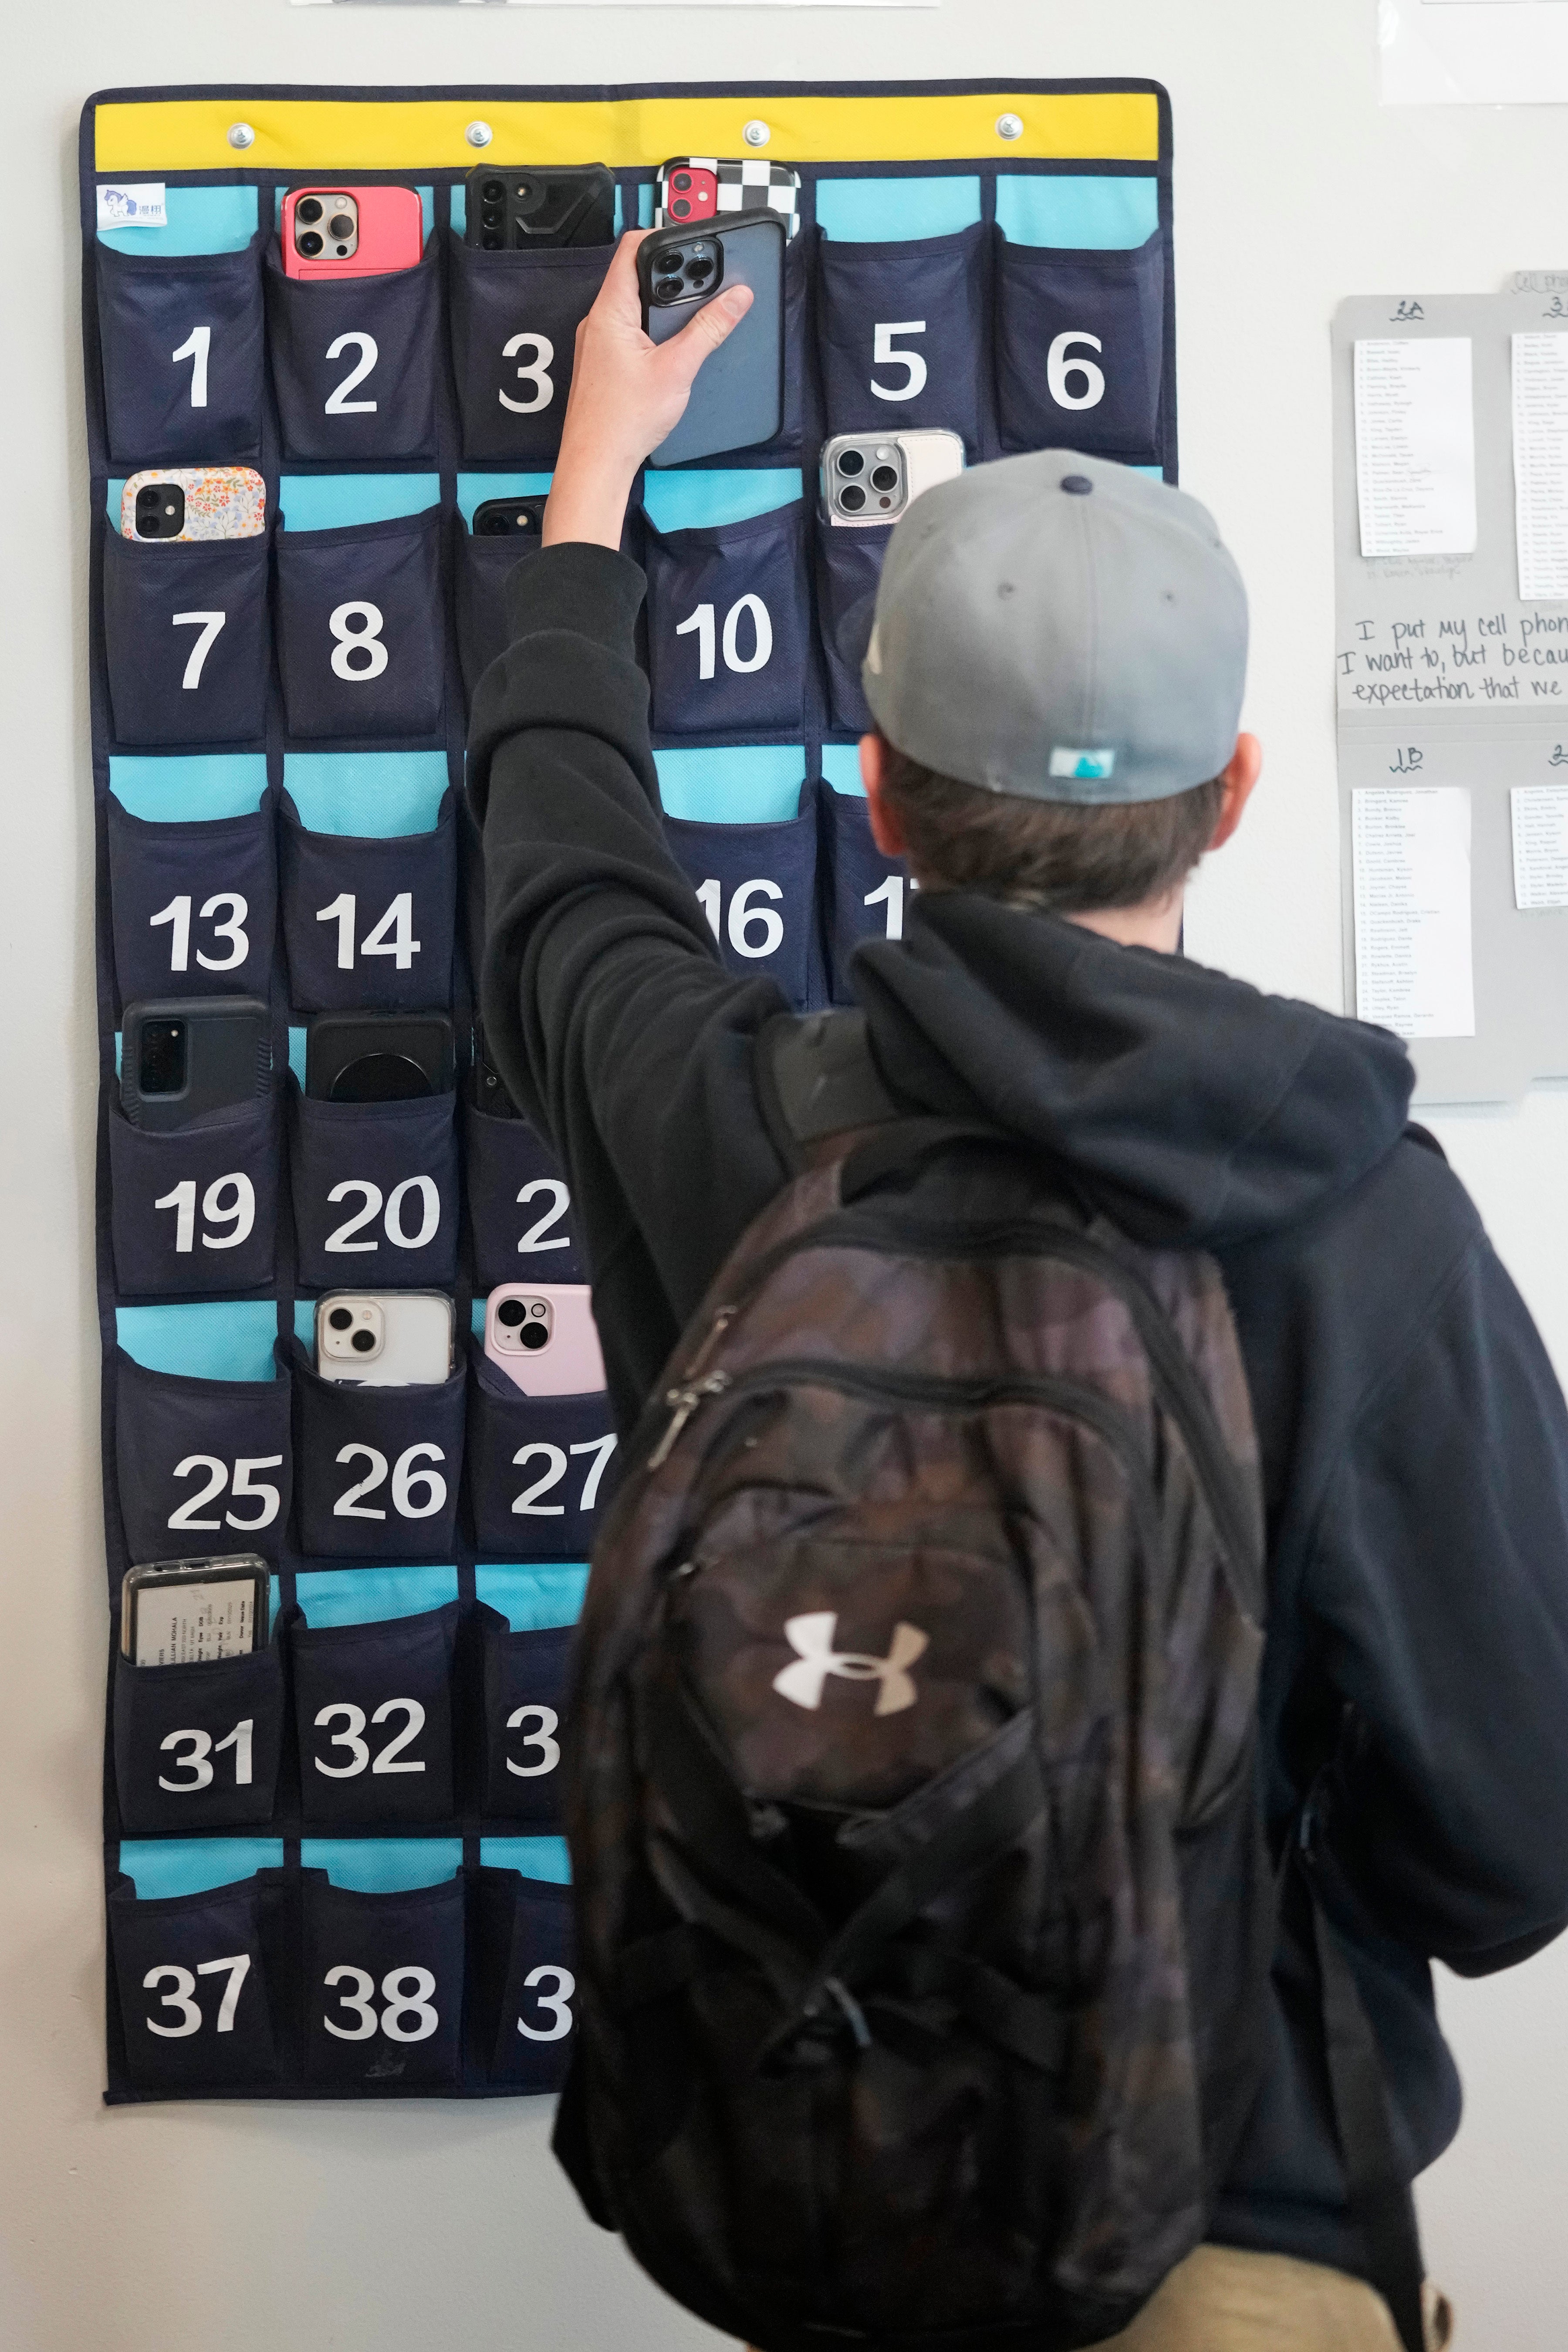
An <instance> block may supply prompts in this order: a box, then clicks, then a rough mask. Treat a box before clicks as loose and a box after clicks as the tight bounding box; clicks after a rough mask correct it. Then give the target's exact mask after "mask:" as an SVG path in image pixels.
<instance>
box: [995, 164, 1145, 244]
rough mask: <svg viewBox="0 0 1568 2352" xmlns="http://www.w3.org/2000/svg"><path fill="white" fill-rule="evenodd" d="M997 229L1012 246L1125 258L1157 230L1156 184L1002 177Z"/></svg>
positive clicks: (1066, 177)
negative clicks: (1068, 249)
mask: <svg viewBox="0 0 1568 2352" xmlns="http://www.w3.org/2000/svg"><path fill="white" fill-rule="evenodd" d="M996 226H997V227H998V228H999V229H1000V230H1001V231H1002V234H1003V236H1005V237H1006V238H1008V239H1009V240H1010V242H1011V243H1012V244H1014V245H1061V246H1068V247H1072V248H1073V249H1074V250H1076V251H1078V252H1079V253H1090V252H1093V253H1125V252H1127V251H1129V250H1130V249H1131V247H1134V246H1139V245H1147V244H1148V242H1149V239H1150V238H1151V237H1152V236H1153V235H1154V233H1155V231H1156V230H1157V229H1158V227H1159V226H1160V183H1159V182H1158V180H1152V179H1148V180H1144V179H1137V180H1134V179H1130V178H1128V177H1127V176H1126V175H1125V174H1122V175H1121V177H1118V176H1117V175H1116V174H1115V173H1111V174H1110V176H1108V177H1106V176H1099V175H1097V176H1096V177H1095V178H1093V179H1089V178H1088V177H1083V178H1079V177H1078V176H1077V175H1076V174H1073V173H1062V174H1060V175H1058V173H1054V172H1049V173H1047V172H1028V173H1025V172H1001V173H998V174H997V178H996Z"/></svg>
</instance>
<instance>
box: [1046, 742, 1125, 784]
mask: <svg viewBox="0 0 1568 2352" xmlns="http://www.w3.org/2000/svg"><path fill="white" fill-rule="evenodd" d="M1051 773H1052V775H1053V776H1077V777H1079V778H1081V779H1082V780H1083V781H1084V782H1086V783H1092V782H1095V781H1096V780H1100V781H1103V780H1104V779H1105V778H1106V777H1108V776H1113V775H1114V774H1115V773H1116V754H1115V752H1114V751H1069V750H1068V749H1067V748H1066V747H1065V746H1064V745H1062V744H1060V743H1058V744H1057V745H1056V746H1055V747H1054V749H1053V750H1052V752H1051Z"/></svg>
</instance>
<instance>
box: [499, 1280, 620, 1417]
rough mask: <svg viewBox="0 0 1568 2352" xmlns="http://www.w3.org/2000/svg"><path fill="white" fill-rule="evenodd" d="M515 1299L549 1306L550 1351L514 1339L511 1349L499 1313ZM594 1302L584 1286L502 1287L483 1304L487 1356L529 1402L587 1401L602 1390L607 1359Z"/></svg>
mask: <svg viewBox="0 0 1568 2352" xmlns="http://www.w3.org/2000/svg"><path fill="white" fill-rule="evenodd" d="M514 1298H515V1299H522V1300H533V1299H539V1298H542V1299H544V1300H545V1301H547V1302H548V1305H549V1307H550V1310H551V1313H550V1339H549V1343H548V1345H546V1346H545V1347H542V1348H538V1349H524V1348H522V1347H521V1345H519V1344H518V1342H517V1341H516V1340H515V1339H513V1340H512V1343H511V1344H510V1346H509V1345H508V1344H507V1332H508V1327H507V1325H506V1323H505V1322H504V1321H503V1320H501V1319H500V1310H501V1308H502V1307H504V1306H505V1304H506V1302H507V1301H508V1300H509V1299H514ZM592 1300H593V1294H592V1292H591V1291H590V1290H589V1288H588V1286H587V1284H586V1283H576V1282H555V1283H551V1282H503V1283H502V1284H500V1286H499V1288H497V1289H495V1290H492V1291H491V1293H490V1295H489V1299H488V1300H487V1301H486V1304H485V1354H486V1355H487V1356H488V1357H489V1360H490V1362H491V1363H492V1364H494V1365H495V1367H496V1369H497V1370H498V1371H502V1372H504V1373H505V1374H506V1376H507V1378H508V1380H509V1381H515V1382H516V1384H517V1386H518V1387H519V1388H520V1389H521V1391H522V1392H523V1394H524V1395H525V1396H586V1395H589V1394H591V1393H594V1392H595V1391H599V1390H602V1389H603V1388H604V1386H605V1359H604V1354H603V1351H602V1350H601V1349H600V1346H599V1333H598V1329H597V1327H596V1326H595V1321H594V1309H593V1304H592ZM512 1328H513V1329H515V1328H519V1327H517V1326H513V1327H512Z"/></svg>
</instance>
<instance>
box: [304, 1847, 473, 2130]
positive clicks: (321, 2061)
mask: <svg viewBox="0 0 1568 2352" xmlns="http://www.w3.org/2000/svg"><path fill="white" fill-rule="evenodd" d="M300 1875H301V1881H302V1888H303V1895H304V1911H305V1934H304V1955H305V1958H304V1969H305V2074H306V2079H307V2080H308V2081H309V2082H310V2083H312V2084H316V2085H317V2086H319V2087H320V2088H321V2089H337V2090H354V2091H383V2092H390V2093H392V2094H393V2095H396V2094H397V2093H398V2092H400V2091H408V2090H448V2089H451V2088H453V2087H454V2086H455V2085H456V2084H457V2083H458V2079H459V2077H460V2075H461V2073H462V2038H461V2037H462V2015H463V1946H464V1933H463V1881H462V1878H461V1876H460V1875H459V1876H457V1877H453V1878H449V1879H445V1880H443V1881H442V1883H441V1884H440V1885H437V1886H416V1887H412V1888H409V1889H407V1890H406V1891H400V1892H398V1893H395V1894H387V1895H363V1894H360V1893H359V1892H357V1891H356V1890H355V1889H353V1888H352V1887H347V1886H334V1885H332V1883H331V1880H330V1879H329V1878H328V1876H327V1874H326V1872H325V1871H324V1870H307V1871H304V1872H302V1873H301V1874H300Z"/></svg>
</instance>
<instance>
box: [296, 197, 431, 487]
mask: <svg viewBox="0 0 1568 2352" xmlns="http://www.w3.org/2000/svg"><path fill="white" fill-rule="evenodd" d="M440 310H441V293H440V286H439V282H438V276H437V247H436V241H435V239H434V238H433V237H431V238H429V239H427V240H426V247H425V257H424V259H423V260H422V261H420V262H419V263H417V264H416V267H415V268H412V269H394V270H389V271H387V272H385V273H384V274H380V275H376V276H374V277H366V278H289V277H288V276H287V275H286V274H285V272H284V269H283V266H282V262H281V259H280V257H279V253H278V249H277V247H275V246H274V247H269V249H268V257H267V317H268V327H269V329H270V341H271V357H272V385H273V390H274V391H275V392H276V394H277V395H278V415H279V420H280V421H281V424H282V426H283V446H284V447H285V449H287V450H288V451H289V455H290V456H291V457H306V458H326V459H331V458H334V457H341V458H355V457H426V456H428V455H429V454H430V453H431V452H432V451H433V450H434V449H435V446H436V369H437V353H438V350H439V334H440V325H439V322H440Z"/></svg>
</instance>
